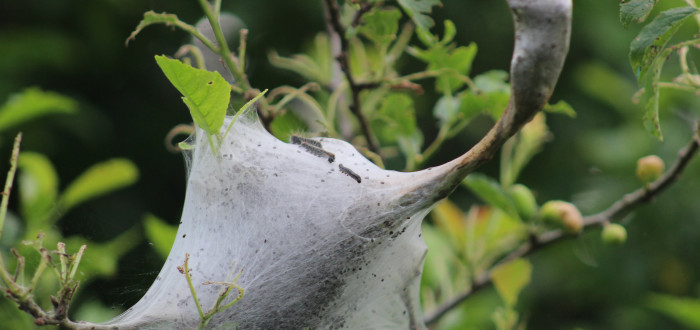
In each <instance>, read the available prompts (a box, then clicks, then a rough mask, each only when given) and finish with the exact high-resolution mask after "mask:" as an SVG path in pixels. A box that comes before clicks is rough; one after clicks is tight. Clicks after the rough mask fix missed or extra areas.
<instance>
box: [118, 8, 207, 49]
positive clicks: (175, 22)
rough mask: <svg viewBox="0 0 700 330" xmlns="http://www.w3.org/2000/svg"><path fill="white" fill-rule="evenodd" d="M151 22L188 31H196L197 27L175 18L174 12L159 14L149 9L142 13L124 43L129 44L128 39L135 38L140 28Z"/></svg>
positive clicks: (151, 23)
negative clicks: (141, 17)
mask: <svg viewBox="0 0 700 330" xmlns="http://www.w3.org/2000/svg"><path fill="white" fill-rule="evenodd" d="M153 24H165V25H166V26H174V27H179V28H180V29H183V30H185V31H187V32H190V33H194V32H197V29H196V28H195V27H194V26H192V25H189V24H187V23H185V22H183V21H181V20H180V19H179V18H177V15H175V14H168V13H160V14H159V13H156V12H154V11H152V10H150V11H147V12H145V13H143V19H142V20H141V22H139V25H138V26H136V29H135V30H134V31H133V32H131V34H130V35H129V37H128V38H127V39H126V44H127V45H129V41H131V40H134V39H135V38H136V35H137V34H139V33H140V32H141V30H143V29H144V28H146V27H147V26H149V25H153Z"/></svg>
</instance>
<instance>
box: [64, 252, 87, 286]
mask: <svg viewBox="0 0 700 330" xmlns="http://www.w3.org/2000/svg"><path fill="white" fill-rule="evenodd" d="M85 249H87V245H84V244H83V245H82V246H80V249H79V250H78V253H76V254H75V256H73V258H74V259H73V263H72V264H71V270H70V274H69V275H68V278H69V280H71V281H72V280H73V279H74V278H75V273H76V272H77V271H78V266H79V265H80V260H81V259H82V258H83V254H84V253H85Z"/></svg>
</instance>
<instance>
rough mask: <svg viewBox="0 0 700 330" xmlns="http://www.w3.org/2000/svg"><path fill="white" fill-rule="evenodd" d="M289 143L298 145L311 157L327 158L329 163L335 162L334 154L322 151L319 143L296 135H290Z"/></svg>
mask: <svg viewBox="0 0 700 330" xmlns="http://www.w3.org/2000/svg"><path fill="white" fill-rule="evenodd" d="M289 141H290V142H292V144H298V145H299V146H300V147H302V148H304V149H305V150H306V151H308V152H309V153H310V154H312V155H316V156H318V157H328V162H329V163H332V162H334V161H335V154H333V153H331V152H328V151H325V150H323V149H322V148H321V142H318V141H316V140H312V139H307V138H304V137H301V136H296V135H292V137H291V138H290V139H289Z"/></svg>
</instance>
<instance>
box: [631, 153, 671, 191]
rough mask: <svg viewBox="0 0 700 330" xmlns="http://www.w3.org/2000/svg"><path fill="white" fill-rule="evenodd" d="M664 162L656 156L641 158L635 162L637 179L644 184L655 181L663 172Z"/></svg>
mask: <svg viewBox="0 0 700 330" xmlns="http://www.w3.org/2000/svg"><path fill="white" fill-rule="evenodd" d="M665 167H666V166H665V165H664V161H663V160H662V159H661V158H659V157H658V156H655V155H651V156H646V157H642V158H640V159H639V160H638V161H637V178H639V180H641V181H642V183H644V184H649V183H651V182H654V181H656V179H658V178H659V177H661V175H662V174H664V170H665Z"/></svg>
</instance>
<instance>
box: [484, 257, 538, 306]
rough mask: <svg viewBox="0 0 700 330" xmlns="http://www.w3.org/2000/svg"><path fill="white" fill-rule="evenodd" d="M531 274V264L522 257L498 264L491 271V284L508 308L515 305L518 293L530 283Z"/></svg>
mask: <svg viewBox="0 0 700 330" xmlns="http://www.w3.org/2000/svg"><path fill="white" fill-rule="evenodd" d="M531 276H532V264H531V263H530V262H529V261H528V260H525V259H522V258H521V259H515V260H513V261H511V262H508V263H505V264H503V265H500V266H498V267H496V268H494V270H493V271H491V280H492V281H493V285H494V287H496V291H497V292H498V295H499V296H501V299H503V301H504V302H505V304H506V306H507V307H509V308H512V307H514V306H515V303H516V302H517V301H518V295H520V292H521V291H522V290H523V288H525V286H526V285H528V284H529V283H530V280H531Z"/></svg>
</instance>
